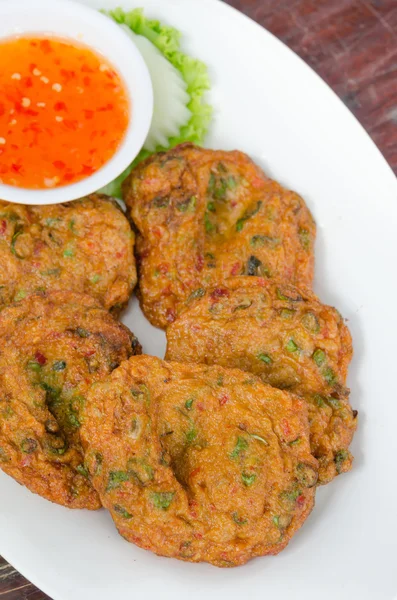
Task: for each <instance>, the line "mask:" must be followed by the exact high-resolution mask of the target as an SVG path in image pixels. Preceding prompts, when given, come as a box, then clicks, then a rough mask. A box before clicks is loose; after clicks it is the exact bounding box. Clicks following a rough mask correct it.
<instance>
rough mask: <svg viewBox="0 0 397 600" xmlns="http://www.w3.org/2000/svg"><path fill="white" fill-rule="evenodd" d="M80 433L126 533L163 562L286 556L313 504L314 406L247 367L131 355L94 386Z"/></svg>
mask: <svg viewBox="0 0 397 600" xmlns="http://www.w3.org/2000/svg"><path fill="white" fill-rule="evenodd" d="M81 435H82V440H83V444H84V446H85V447H86V465H87V467H88V469H89V472H90V475H91V477H92V482H93V485H94V487H95V489H96V490H97V491H98V493H99V496H100V498H101V500H102V503H103V505H104V506H105V507H106V508H108V509H109V510H110V512H111V514H112V517H113V519H114V521H115V523H116V526H117V528H118V530H119V532H120V533H121V535H122V536H123V537H125V538H126V539H127V540H128V541H131V542H134V543H135V544H137V545H138V546H141V547H142V548H146V549H149V550H152V551H153V552H155V553H157V554H160V555H163V556H173V557H176V558H179V559H182V560H187V561H192V562H199V561H207V562H210V563H213V564H215V565H217V566H222V567H231V566H236V565H240V564H243V563H245V562H246V561H247V560H249V559H250V558H252V557H254V556H261V555H265V554H276V553H277V552H279V551H280V550H282V549H283V548H284V547H285V546H286V544H287V543H288V541H289V540H290V538H291V537H292V535H293V534H294V533H295V532H296V530H297V529H298V528H299V527H300V526H301V525H302V523H303V522H304V520H305V519H306V517H307V516H308V514H309V513H310V511H311V509H312V506H313V502H314V487H313V486H315V484H316V481H317V461H316V460H315V459H314V458H313V457H312V455H311V454H310V448H309V441H308V421H307V414H306V407H305V403H304V402H303V401H302V400H300V399H299V398H298V397H296V396H293V395H291V394H289V393H288V392H283V391H280V390H276V389H273V388H271V387H270V386H267V385H265V384H264V383H263V382H262V381H261V380H260V379H259V378H257V377H254V376H253V375H251V374H247V373H244V372H243V371H239V370H237V369H233V370H232V369H224V368H222V367H217V366H214V367H208V366H205V365H187V364H178V363H166V362H164V361H161V360H159V359H157V358H152V357H148V356H139V357H133V358H131V359H130V360H129V361H126V362H124V363H122V365H121V366H120V367H119V368H118V369H116V370H115V371H114V372H113V373H112V375H111V376H110V377H108V378H107V379H106V380H105V381H103V382H102V383H99V384H95V385H94V386H93V387H92V388H91V391H90V393H89V395H88V397H87V402H86V403H85V405H84V411H83V425H82V430H81Z"/></svg>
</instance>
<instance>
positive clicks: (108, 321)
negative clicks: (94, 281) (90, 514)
mask: <svg viewBox="0 0 397 600" xmlns="http://www.w3.org/2000/svg"><path fill="white" fill-rule="evenodd" d="M0 339H1V342H2V343H1V346H0V468H1V469H2V470H3V471H5V472H6V473H7V474H8V475H11V476H12V477H13V478H14V479H16V480H17V481H18V482H19V483H21V484H23V485H25V486H26V487H27V488H29V489H30V490H31V491H32V492H35V493H37V494H40V495H41V496H43V497H44V498H47V499H48V500H51V501H52V502H56V503H58V504H63V505H64V506H67V507H69V508H89V509H96V508H99V507H100V505H101V504H100V500H99V497H98V495H97V494H96V492H95V491H94V489H93V488H92V486H91V484H90V483H89V480H88V472H87V471H86V468H85V467H84V455H83V452H82V448H81V444H80V435H79V427H80V410H81V406H82V405H83V404H84V402H85V394H86V392H87V390H88V388H89V386H90V384H92V383H94V382H97V381H100V380H101V379H103V378H104V377H105V376H106V375H108V374H109V373H110V372H111V371H112V370H113V369H114V368H115V367H117V366H118V365H119V364H120V362H121V361H122V360H124V359H127V358H128V357H129V356H131V354H134V353H138V352H140V345H139V343H138V341H137V339H136V338H135V337H134V336H133V335H132V334H131V333H130V332H129V331H128V329H127V328H126V327H124V326H123V325H121V324H120V323H118V322H117V321H115V319H114V318H113V317H112V316H111V315H110V314H109V313H108V312H107V311H106V310H104V309H103V308H101V307H99V305H98V302H97V301H96V300H94V299H92V298H90V297H89V296H86V295H82V294H75V293H72V292H52V293H48V294H47V295H33V296H31V297H30V298H29V299H25V300H23V301H21V302H20V303H16V304H13V305H10V306H9V307H7V308H4V309H3V310H2V311H0Z"/></svg>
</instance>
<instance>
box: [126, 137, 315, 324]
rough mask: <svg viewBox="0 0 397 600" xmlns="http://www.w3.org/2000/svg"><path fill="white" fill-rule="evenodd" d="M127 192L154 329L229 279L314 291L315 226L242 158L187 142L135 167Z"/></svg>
mask: <svg viewBox="0 0 397 600" xmlns="http://www.w3.org/2000/svg"><path fill="white" fill-rule="evenodd" d="M123 190H124V199H125V202H126V204H127V205H128V207H129V208H130V210H131V217H132V219H133V221H134V223H135V225H136V227H137V230H138V235H137V246H136V250H137V256H138V263H139V274H140V281H139V292H140V299H141V305H142V308H143V310H144V312H145V314H146V316H147V317H148V319H149V320H150V321H151V323H153V325H157V326H159V327H162V328H165V327H166V326H167V324H169V323H171V322H173V321H174V320H175V318H176V315H177V313H178V311H179V309H180V306H181V303H183V302H184V301H185V300H186V299H187V298H188V297H189V296H191V297H194V296H195V295H196V294H197V293H199V290H200V288H202V287H207V286H209V285H216V284H217V283H218V282H219V281H222V280H223V279H226V278H228V277H231V276H237V275H258V276H264V277H268V278H273V277H279V278H282V279H285V280H286V281H290V282H291V283H296V284H298V283H299V284H302V285H308V286H310V285H311V282H312V278H313V266H314V253H313V250H314V249H313V246H314V239H315V233H316V228H315V224H314V222H313V218H312V216H311V214H310V212H309V210H308V208H307V206H306V205H305V203H304V201H303V200H302V198H300V196H298V195H297V194H295V193H294V192H290V191H288V190H286V189H285V188H283V187H282V186H281V185H280V184H278V183H277V182H276V181H272V180H271V179H268V178H267V177H266V176H265V175H264V173H263V172H262V171H261V169H260V168H259V167H257V166H256V165H255V164H254V163H253V162H252V161H251V160H250V159H249V158H248V156H246V155H245V154H242V153H241V152H222V151H216V152H215V151H213V150H204V149H202V148H198V147H195V146H193V145H192V144H184V145H182V146H178V147H177V148H174V149H173V150H170V151H169V152H166V153H161V154H156V155H153V156H152V157H150V158H149V159H147V160H146V161H145V162H143V163H142V164H141V165H139V166H138V167H137V168H136V169H134V171H133V172H132V173H131V175H130V176H129V177H128V178H127V180H126V181H125V183H124V186H123Z"/></svg>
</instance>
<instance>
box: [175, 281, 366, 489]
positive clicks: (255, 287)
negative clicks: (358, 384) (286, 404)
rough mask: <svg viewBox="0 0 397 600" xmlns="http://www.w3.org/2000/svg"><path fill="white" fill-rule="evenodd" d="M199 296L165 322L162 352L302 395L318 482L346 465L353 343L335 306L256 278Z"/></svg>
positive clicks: (352, 417)
mask: <svg viewBox="0 0 397 600" xmlns="http://www.w3.org/2000/svg"><path fill="white" fill-rule="evenodd" d="M200 295H201V296H202V297H201V299H196V300H192V301H191V302H189V303H188V306H187V308H186V310H185V311H184V312H183V313H182V314H181V315H180V317H179V318H178V319H177V320H176V321H175V323H173V324H172V325H170V326H169V327H168V329H167V340H168V346H167V354H166V358H167V359H168V360H175V361H184V362H197V363H205V364H219V365H222V366H224V367H237V368H240V369H244V370H246V371H251V372H252V373H254V374H255V375H259V376H260V377H261V378H262V379H263V381H265V382H266V383H269V384H271V385H273V386H275V387H277V388H281V389H288V390H289V391H292V392H294V393H296V394H299V395H302V396H304V397H305V398H306V399H307V401H308V408H309V420H310V433H311V446H312V451H313V453H314V456H315V457H316V458H317V459H318V460H319V463H320V471H319V475H320V477H319V481H320V482H321V483H326V482H327V481H330V480H331V479H332V478H333V477H335V475H337V474H338V473H341V472H344V471H348V470H349V469H350V468H351V464H352V456H351V454H350V452H349V451H348V447H349V444H350V442H351V440H352V438H353V435H354V432H355V429H356V426H357V419H356V415H357V413H356V412H355V411H352V409H351V407H350V404H349V400H348V390H347V389H346V388H345V382H346V376H347V369H348V365H349V363H350V361H351V358H352V352H353V349H352V340H351V336H350V333H349V330H348V328H347V327H346V325H345V324H344V322H343V319H342V317H341V316H340V314H339V313H338V311H337V310H335V309H334V308H332V307H330V306H324V305H323V304H321V303H320V302H319V300H318V298H317V297H316V296H315V295H314V294H312V293H311V292H310V291H308V290H305V291H302V290H299V289H297V288H294V287H292V286H289V285H285V284H283V283H278V282H276V281H268V280H264V279H262V278H259V277H255V278H252V277H236V278H232V279H229V280H228V281H227V282H224V283H222V284H220V285H219V286H217V287H215V288H210V289H208V290H206V291H205V290H203V291H202V294H200Z"/></svg>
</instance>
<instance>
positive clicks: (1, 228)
mask: <svg viewBox="0 0 397 600" xmlns="http://www.w3.org/2000/svg"><path fill="white" fill-rule="evenodd" d="M6 230H7V221H6V220H5V219H2V220H1V221H0V235H4V234H5V232H6Z"/></svg>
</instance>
